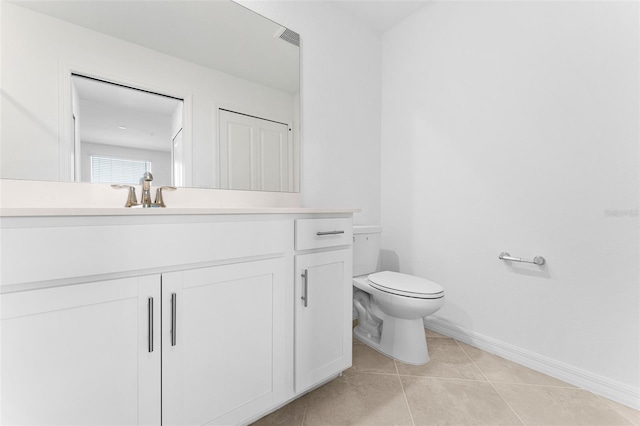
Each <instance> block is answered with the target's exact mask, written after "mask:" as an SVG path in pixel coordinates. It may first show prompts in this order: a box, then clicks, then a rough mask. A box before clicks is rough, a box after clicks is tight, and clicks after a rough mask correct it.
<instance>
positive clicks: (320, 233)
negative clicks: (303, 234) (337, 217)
mask: <svg viewBox="0 0 640 426" xmlns="http://www.w3.org/2000/svg"><path fill="white" fill-rule="evenodd" d="M337 234H344V231H319V232H316V235H317V236H319V237H321V236H323V235H337Z"/></svg>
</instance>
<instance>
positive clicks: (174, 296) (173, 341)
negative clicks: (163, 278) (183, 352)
mask: <svg viewBox="0 0 640 426" xmlns="http://www.w3.org/2000/svg"><path fill="white" fill-rule="evenodd" d="M177 301H178V295H177V294H176V293H171V346H175V345H176V335H177V334H178V330H177V327H176V325H177V316H178V309H177V308H178V303H177Z"/></svg>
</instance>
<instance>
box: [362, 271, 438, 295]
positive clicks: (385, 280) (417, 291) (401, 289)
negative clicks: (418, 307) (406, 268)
mask: <svg viewBox="0 0 640 426" xmlns="http://www.w3.org/2000/svg"><path fill="white" fill-rule="evenodd" d="M367 278H368V279H369V283H370V284H371V286H372V287H374V288H377V289H378V290H382V291H386V292H388V293H394V294H398V295H400V296H408V297H418V298H421V299H437V298H440V297H443V296H444V289H443V288H442V287H441V286H440V285H439V284H436V283H434V282H433V281H429V280H425V279H424V278H419V277H414V276H413V275H407V274H401V273H399V272H391V271H383V272H376V273H375V274H371V275H369V276H368V277H367Z"/></svg>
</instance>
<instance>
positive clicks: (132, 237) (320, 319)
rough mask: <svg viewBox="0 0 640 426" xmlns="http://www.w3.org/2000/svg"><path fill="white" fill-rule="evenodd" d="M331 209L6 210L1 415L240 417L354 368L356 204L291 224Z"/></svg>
mask: <svg viewBox="0 0 640 426" xmlns="http://www.w3.org/2000/svg"><path fill="white" fill-rule="evenodd" d="M324 216H325V215H321V214H306V215H304V214H298V215H293V214H236V215H231V214H221V215H215V214H210V215H194V216H182V215H181V216H170V215H167V216H163V215H153V214H144V213H143V214H140V215H137V216H135V215H133V216H132V217H128V216H125V217H109V216H99V215H95V216H77V217H74V216H58V217H10V218H7V217H2V219H1V220H0V225H1V226H0V249H1V251H2V257H1V258H0V261H1V264H0V266H1V268H0V277H1V281H0V283H1V285H0V290H1V292H2V293H1V294H0V303H1V307H2V311H1V323H0V343H1V345H0V351H1V354H0V355H1V357H0V362H1V364H0V368H1V371H0V381H1V383H0V385H1V394H0V401H1V405H0V412H1V417H0V420H1V423H2V424H43V425H46V424H65V425H66V424H68V425H72V424H82V425H93V424H110V425H133V424H150V425H151V424H153V425H158V424H163V425H203V424H209V425H235V424H247V423H249V422H251V421H253V420H256V419H257V418H259V417H260V416H262V415H264V414H266V413H268V412H270V411H272V410H273V409H275V408H277V407H278V406H280V405H282V404H284V403H285V402H287V401H288V400H291V399H293V398H295V397H296V396H297V395H300V394H301V393H302V392H304V391H306V390H308V389H309V388H310V387H313V386H314V385H317V384H319V383H321V382H323V381H326V380H328V379H330V378H331V377H332V376H335V375H337V374H338V373H340V372H341V371H342V370H344V369H346V368H348V367H349V366H350V365H351V327H350V324H351V300H350V297H351V284H350V280H351V237H350V235H351V213H348V214H342V215H339V214H336V213H334V214H332V215H331V216H332V217H331V219H327V220H330V221H334V220H337V219H339V221H340V223H341V224H342V223H344V225H345V227H346V226H348V233H349V234H348V235H346V236H345V235H342V236H335V235H333V236H328V237H324V238H323V239H322V244H320V246H321V247H316V248H304V245H303V244H302V245H301V242H299V241H298V239H297V238H296V233H295V232H296V229H297V228H296V221H297V220H321V218H323V217H324ZM336 216H338V217H336ZM300 223H302V222H300ZM300 235H302V234H300ZM340 238H341V239H340ZM327 240H331V241H334V242H336V244H333V243H330V244H328V245H327V244H326V242H327ZM338 240H339V243H337V241H338ZM303 270H304V271H306V274H307V278H308V280H307V283H306V285H307V295H308V299H307V300H308V306H306V307H304V309H303V308H302V306H301V305H300V303H299V302H301V300H300V297H301V294H300V291H301V287H300V284H301V282H300V275H301V273H302V272H301V271H303ZM347 299H348V300H347Z"/></svg>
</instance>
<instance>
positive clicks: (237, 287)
mask: <svg viewBox="0 0 640 426" xmlns="http://www.w3.org/2000/svg"><path fill="white" fill-rule="evenodd" d="M284 276H285V262H284V259H282V258H279V259H269V260H260V261H254V262H248V263H235V264H231V265H224V266H216V267H211V268H201V269H192V270H188V271H180V272H170V273H167V274H163V276H162V293H163V308H162V310H163V312H167V313H169V315H164V316H163V324H162V330H163V336H162V384H163V392H162V420H163V424H166V425H201V424H219V425H232V424H238V423H241V422H242V421H243V420H246V419H247V418H251V416H255V415H256V414H258V413H262V412H265V411H266V410H268V409H269V408H271V407H273V406H275V405H277V404H278V403H280V402H281V401H283V400H284V399H285V397H286V390H287V386H286V385H287V383H286V381H285V378H286V370H287V366H286V361H287V360H288V357H287V352H286V350H287V345H286V330H287V325H291V319H290V318H288V317H287V305H289V304H287V303H286V293H287V292H286V287H285V284H286V280H285V278H284Z"/></svg>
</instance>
